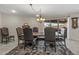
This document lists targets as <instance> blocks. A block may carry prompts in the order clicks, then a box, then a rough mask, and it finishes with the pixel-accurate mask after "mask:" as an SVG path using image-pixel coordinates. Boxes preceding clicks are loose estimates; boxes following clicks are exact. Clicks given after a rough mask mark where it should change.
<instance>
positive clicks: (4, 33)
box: [1, 27, 9, 36]
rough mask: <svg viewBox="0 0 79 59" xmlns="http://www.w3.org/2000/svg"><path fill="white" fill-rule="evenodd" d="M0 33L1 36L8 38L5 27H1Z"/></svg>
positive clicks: (7, 31)
mask: <svg viewBox="0 0 79 59" xmlns="http://www.w3.org/2000/svg"><path fill="white" fill-rule="evenodd" d="M1 33H2V36H8V35H9V30H8V28H7V27H3V28H2V29H1Z"/></svg>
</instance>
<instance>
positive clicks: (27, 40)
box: [23, 28, 34, 49]
mask: <svg viewBox="0 0 79 59" xmlns="http://www.w3.org/2000/svg"><path fill="white" fill-rule="evenodd" d="M23 33H24V49H25V47H26V46H27V45H31V46H32V48H33V47H34V46H33V34H32V29H31V28H24V29H23Z"/></svg>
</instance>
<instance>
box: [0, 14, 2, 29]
mask: <svg viewBox="0 0 79 59" xmlns="http://www.w3.org/2000/svg"><path fill="white" fill-rule="evenodd" d="M1 26H2V25H1V14H0V28H1Z"/></svg>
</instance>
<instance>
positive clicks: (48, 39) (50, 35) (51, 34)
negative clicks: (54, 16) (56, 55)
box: [44, 27, 56, 52]
mask: <svg viewBox="0 0 79 59" xmlns="http://www.w3.org/2000/svg"><path fill="white" fill-rule="evenodd" d="M55 31H56V30H55V29H54V28H51V27H46V28H45V29H44V32H45V51H46V48H47V45H46V43H48V44H50V43H52V44H53V46H54V48H55V52H56V38H55Z"/></svg>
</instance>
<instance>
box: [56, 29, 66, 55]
mask: <svg viewBox="0 0 79 59" xmlns="http://www.w3.org/2000/svg"><path fill="white" fill-rule="evenodd" d="M63 29H64V30H63V33H61V35H59V37H57V38H56V42H57V43H58V44H59V45H58V46H61V47H62V49H63V50H64V53H65V54H66V48H67V47H66V38H67V28H63ZM61 31H62V30H61Z"/></svg>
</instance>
